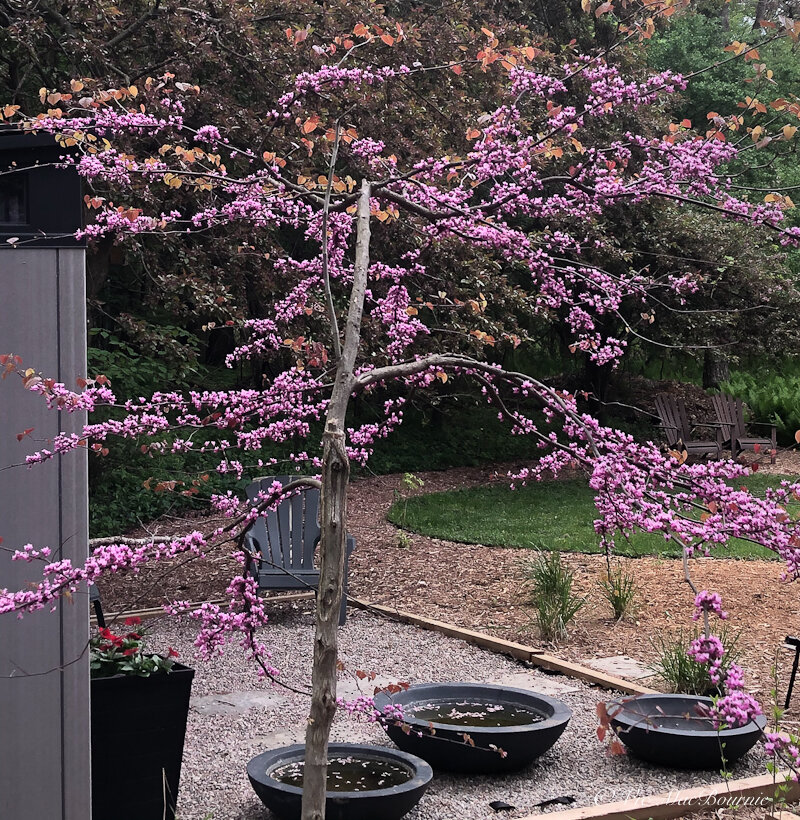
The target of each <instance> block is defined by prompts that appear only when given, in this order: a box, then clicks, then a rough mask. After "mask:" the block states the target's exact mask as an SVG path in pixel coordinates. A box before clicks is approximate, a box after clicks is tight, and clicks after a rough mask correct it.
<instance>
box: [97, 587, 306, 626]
mask: <svg viewBox="0 0 800 820" xmlns="http://www.w3.org/2000/svg"><path fill="white" fill-rule="evenodd" d="M313 597H314V592H313V591H312V592H292V593H290V594H288V595H281V596H275V597H270V598H264V599H263V600H264V601H265V602H266V603H275V604H291V603H294V602H295V601H305V600H308V599H309V598H313ZM228 600H229V599H228V598H217V599H216V600H213V601H195V603H193V604H189V606H188V607H187V610H186V611H187V612H192V611H194V610H195V609H200V607H201V606H205V605H206V604H216V605H217V606H222V604H226V603H228ZM160 615H166V613H165V612H164V608H163V607H160V606H154V607H150V608H149V609H126V610H125V611H124V612H107V613H105V619H106V621H107V622H108V623H111V622H112V621H118V620H119V619H120V618H141V619H142V620H145V619H146V618H158V617H159V616H160ZM91 620H92V623H97V618H96V617H95V615H94V614H93V615H92V617H91Z"/></svg>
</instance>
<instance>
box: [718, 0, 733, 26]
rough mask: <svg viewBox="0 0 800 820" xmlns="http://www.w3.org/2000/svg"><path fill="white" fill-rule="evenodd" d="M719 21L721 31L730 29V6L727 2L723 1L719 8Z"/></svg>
mask: <svg viewBox="0 0 800 820" xmlns="http://www.w3.org/2000/svg"><path fill="white" fill-rule="evenodd" d="M719 23H720V26H721V27H722V30H723V31H730V30H731V7H730V5H729V4H728V3H723V4H722V8H721V9H720V10H719Z"/></svg>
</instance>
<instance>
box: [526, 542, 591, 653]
mask: <svg viewBox="0 0 800 820" xmlns="http://www.w3.org/2000/svg"><path fill="white" fill-rule="evenodd" d="M526 574H527V576H528V579H529V580H530V581H532V582H533V591H532V593H531V602H532V603H533V606H534V609H535V611H536V614H535V616H534V617H535V620H536V625H537V626H538V627H539V631H540V632H541V635H542V639H543V640H545V641H558V640H561V639H563V638H566V637H567V626H568V625H569V623H570V622H571V621H572V619H573V618H574V617H575V615H576V614H577V613H578V611H579V610H580V608H581V607H582V606H583V605H584V604H585V603H586V601H585V599H583V598H581V597H580V596H578V595H574V594H573V592H572V581H573V573H572V571H571V570H569V569H568V568H567V567H565V566H564V564H563V563H562V561H561V554H560V553H558V552H555V551H554V552H550V553H544V554H540V555H537V556H536V557H535V558H534V559H533V560H532V561H530V562H529V564H528V566H527V568H526Z"/></svg>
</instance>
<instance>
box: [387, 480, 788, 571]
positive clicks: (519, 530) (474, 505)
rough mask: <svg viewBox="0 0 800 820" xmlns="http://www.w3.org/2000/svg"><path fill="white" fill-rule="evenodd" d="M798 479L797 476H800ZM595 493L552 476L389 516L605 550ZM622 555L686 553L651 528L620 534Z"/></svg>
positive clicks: (511, 542) (480, 540) (418, 525)
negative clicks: (627, 535) (623, 536)
mask: <svg viewBox="0 0 800 820" xmlns="http://www.w3.org/2000/svg"><path fill="white" fill-rule="evenodd" d="M785 477H786V476H775V475H769V476H768V475H755V476H751V477H749V478H748V479H747V482H746V484H747V486H748V487H749V488H750V490H751V491H752V492H754V493H756V494H759V495H763V493H764V490H765V489H766V488H767V487H768V486H778V485H779V484H780V481H781V479H782V478H785ZM795 480H796V478H795ZM593 498H594V494H593V492H592V490H590V489H589V487H588V485H587V484H586V482H585V481H582V480H572V481H547V482H542V483H534V484H531V485H529V486H527V487H521V488H519V489H517V490H509V489H507V488H505V487H496V486H491V487H478V488H473V489H466V490H454V491H452V492H446V493H430V494H428V495H421V496H416V497H415V498H411V499H409V500H408V506H407V508H405V502H403V501H398V502H396V503H395V504H394V505H393V506H392V508H391V510H390V511H389V520H390V521H391V522H392V523H394V524H397V525H398V526H402V527H405V528H406V529H409V530H411V531H413V532H418V533H421V534H423V535H429V536H432V537H434V538H442V539H445V540H447V541H459V542H462V543H465V544H486V545H487V546H500V547H520V548H523V549H544V550H554V549H555V550H559V551H562V552H600V547H599V544H598V539H597V536H596V535H595V532H594V529H593V527H592V521H593V520H594V519H595V518H596V517H597V510H596V508H595V506H594V502H593ZM615 552H616V553H617V554H619V555H627V556H638V555H662V556H669V557H680V554H681V553H680V549H679V548H677V547H676V545H675V543H674V542H673V541H666V540H665V539H664V538H663V536H660V535H653V534H650V533H635V534H634V535H633V536H632V538H631V539H630V541H628V542H626V541H624V540H622V539H618V542H617V549H616V550H615ZM713 554H714V555H718V556H721V557H729V558H774V557H775V554H774V553H773V552H771V551H770V550H767V549H765V548H763V547H758V546H755V545H753V544H749V543H748V542H746V541H740V540H738V539H736V540H733V541H731V542H730V543H729V545H728V546H727V547H724V548H719V549H715V550H714V552H713Z"/></svg>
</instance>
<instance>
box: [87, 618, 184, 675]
mask: <svg viewBox="0 0 800 820" xmlns="http://www.w3.org/2000/svg"><path fill="white" fill-rule="evenodd" d="M141 622H142V619H141V618H126V619H125V626H128V627H132V626H138V625H139V624H140V623H141ZM144 639H145V636H144V631H143V630H139V631H131V632H127V633H126V634H124V635H115V634H114V633H113V632H112V631H111V630H110V629H108V628H107V627H104V626H101V627H100V628H99V629H98V630H97V635H94V636H93V637H92V639H91V641H90V642H89V653H90V657H89V671H90V673H91V676H92V677H93V678H111V677H113V676H114V675H138V676H139V677H148V676H149V675H152V674H154V673H158V672H169V671H170V670H171V669H172V667H173V666H174V665H175V660H174V659H175V658H177V657H178V653H177V652H176V651H175V650H174V649H173V648H172V647H170V649H169V651H168V653H167V657H166V658H165V657H163V656H162V655H154V654H151V653H148V652H145V651H144Z"/></svg>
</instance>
